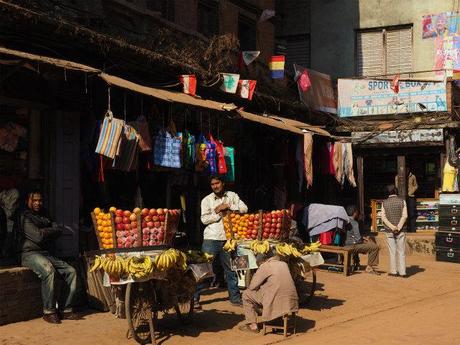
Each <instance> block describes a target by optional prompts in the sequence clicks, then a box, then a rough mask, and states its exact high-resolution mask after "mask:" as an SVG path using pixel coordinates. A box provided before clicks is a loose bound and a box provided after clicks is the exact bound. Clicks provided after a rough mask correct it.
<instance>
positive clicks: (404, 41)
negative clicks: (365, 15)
mask: <svg viewBox="0 0 460 345" xmlns="http://www.w3.org/2000/svg"><path fill="white" fill-rule="evenodd" d="M385 36H386V62H387V63H386V65H387V70H386V74H398V73H404V72H411V71H412V28H411V27H408V28H400V29H395V30H387V31H386V35H385Z"/></svg>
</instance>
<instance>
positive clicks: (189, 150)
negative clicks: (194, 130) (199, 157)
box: [177, 130, 196, 170]
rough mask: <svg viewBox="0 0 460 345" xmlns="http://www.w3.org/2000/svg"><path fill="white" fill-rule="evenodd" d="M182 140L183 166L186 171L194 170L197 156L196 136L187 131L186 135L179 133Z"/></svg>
mask: <svg viewBox="0 0 460 345" xmlns="http://www.w3.org/2000/svg"><path fill="white" fill-rule="evenodd" d="M177 135H178V136H179V137H180V138H181V142H182V152H181V157H182V166H183V167H184V168H185V169H189V170H191V169H193V167H194V166H195V160H196V154H195V136H193V135H192V134H190V133H189V131H187V130H185V131H184V133H177Z"/></svg>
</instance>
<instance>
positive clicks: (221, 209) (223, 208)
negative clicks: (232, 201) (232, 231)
mask: <svg viewBox="0 0 460 345" xmlns="http://www.w3.org/2000/svg"><path fill="white" fill-rule="evenodd" d="M229 209H230V206H229V205H228V204H221V205H219V206H217V207H216V209H215V210H214V211H215V212H216V213H221V212H224V211H227V210H229Z"/></svg>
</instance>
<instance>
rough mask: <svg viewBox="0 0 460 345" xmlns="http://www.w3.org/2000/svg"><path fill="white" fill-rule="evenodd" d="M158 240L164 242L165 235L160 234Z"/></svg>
mask: <svg viewBox="0 0 460 345" xmlns="http://www.w3.org/2000/svg"><path fill="white" fill-rule="evenodd" d="M157 238H158V241H163V239H164V238H165V235H164V234H163V233H161V234H158V236H157Z"/></svg>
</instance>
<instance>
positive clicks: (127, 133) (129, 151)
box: [112, 126, 139, 171]
mask: <svg viewBox="0 0 460 345" xmlns="http://www.w3.org/2000/svg"><path fill="white" fill-rule="evenodd" d="M138 147H139V136H138V134H137V132H136V130H135V129H134V128H133V127H131V126H124V129H123V134H122V135H121V140H120V145H119V148H118V152H117V155H116V157H115V160H114V161H113V165H112V167H113V168H114V169H118V170H122V171H130V170H132V169H133V168H134V167H135V163H136V162H137V159H136V158H137V149H138Z"/></svg>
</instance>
